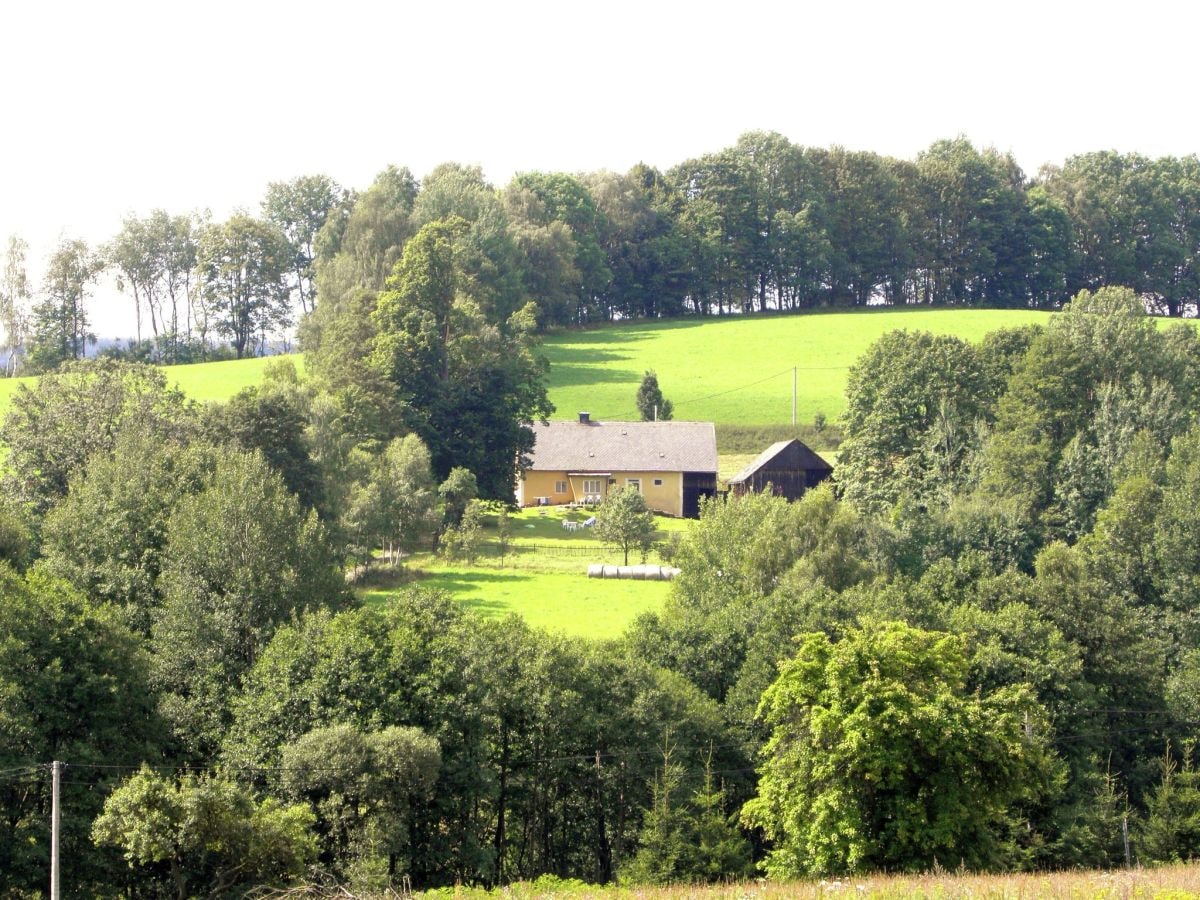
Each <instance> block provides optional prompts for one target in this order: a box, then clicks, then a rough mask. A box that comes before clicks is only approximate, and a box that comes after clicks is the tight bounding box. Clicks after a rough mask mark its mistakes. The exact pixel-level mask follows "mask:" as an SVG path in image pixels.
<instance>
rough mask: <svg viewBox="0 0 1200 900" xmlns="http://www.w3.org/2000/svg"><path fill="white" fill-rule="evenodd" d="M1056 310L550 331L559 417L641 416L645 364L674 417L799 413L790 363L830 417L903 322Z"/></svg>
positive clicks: (773, 418)
mask: <svg viewBox="0 0 1200 900" xmlns="http://www.w3.org/2000/svg"><path fill="white" fill-rule="evenodd" d="M1049 315H1050V314H1049V313H1043V312H1034V311H1031V310H978V309H956V310H946V309H933V310H929V309H923V310H911V309H899V310H865V311H858V312H835V313H813V314H808V315H790V316H756V317H746V318H742V317H730V318H724V319H704V320H682V321H680V320H676V321H657V322H639V323H634V324H631V325H618V326H612V327H605V328H596V329H593V330H588V331H571V332H562V333H559V334H552V335H549V336H548V337H547V338H546V341H545V343H544V345H543V350H544V352H545V354H546V357H547V358H548V359H549V360H550V400H551V402H553V403H554V405H555V408H556V412H555V418H560V419H571V418H574V417H575V415H576V414H577V413H578V412H579V411H580V410H587V411H588V412H590V413H591V414H592V418H594V419H617V420H620V419H629V418H637V407H636V406H635V405H634V396H635V394H636V393H637V388H638V385H639V384H640V383H641V379H642V374H643V373H644V372H645V371H646V370H647V369H653V370H655V371H656V372H657V373H658V383H659V385H660V386H661V387H662V390H663V394H664V396H666V397H667V398H668V399H669V400H671V401H672V403H674V404H675V418H676V419H681V420H688V421H713V422H717V423H718V424H730V425H765V424H770V423H778V424H785V423H790V422H791V415H792V367H793V366H795V367H797V368H798V370H799V371H798V372H797V409H796V418H797V421H798V422H811V421H812V420H813V417H814V416H815V415H816V414H817V413H818V412H821V413H824V414H825V415H826V416H827V417H828V419H829V420H830V421H833V420H835V419H836V418H837V417H838V416H840V415H841V413H842V409H843V408H844V405H845V396H844V394H845V386H846V375H847V372H848V371H849V369H850V366H851V364H852V363H853V362H854V361H855V360H856V359H858V357H859V356H860V355H861V354H862V352H863V351H864V350H866V349H867V347H868V346H869V345H870V344H871V343H872V342H873V341H875V340H876V339H877V338H878V337H879V336H880V335H882V334H885V333H886V332H888V331H892V330H894V329H898V328H905V329H908V330H910V331H917V330H923V331H931V332H933V333H935V334H956V335H958V336H959V337H962V338H965V339H967V340H970V341H978V340H980V339H982V338H983V336H984V335H985V334H987V333H988V332H989V331H995V330H996V329H997V328H1004V327H1008V326H1015V325H1024V324H1026V323H1030V322H1045V321H1046V319H1047V318H1048V316H1049Z"/></svg>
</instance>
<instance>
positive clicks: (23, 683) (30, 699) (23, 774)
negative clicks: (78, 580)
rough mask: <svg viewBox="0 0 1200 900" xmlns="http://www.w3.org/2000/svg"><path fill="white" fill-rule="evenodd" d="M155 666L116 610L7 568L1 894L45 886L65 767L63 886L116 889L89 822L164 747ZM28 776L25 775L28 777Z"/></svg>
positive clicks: (1, 607)
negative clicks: (119, 775) (50, 765)
mask: <svg viewBox="0 0 1200 900" xmlns="http://www.w3.org/2000/svg"><path fill="white" fill-rule="evenodd" d="M149 670H150V660H149V658H148V655H147V654H146V652H145V651H144V649H143V648H142V646H141V645H140V642H139V641H138V639H137V637H136V636H135V635H133V634H132V633H130V632H129V631H128V630H127V629H126V628H125V627H124V626H123V625H122V624H121V623H120V622H119V621H118V617H117V616H116V615H114V611H113V610H112V609H111V608H108V607H103V606H99V607H98V606H93V605H91V604H89V603H88V602H87V601H86V600H85V599H84V598H83V597H81V596H80V595H79V594H78V593H76V592H75V591H74V590H73V589H72V588H71V587H70V586H69V585H66V584H64V583H63V582H61V581H56V580H54V579H51V578H48V577H46V576H45V575H43V574H40V573H31V574H29V575H27V576H25V577H20V576H18V575H16V574H14V573H13V572H12V570H11V569H9V568H8V567H7V566H0V770H4V771H5V772H7V773H10V775H12V776H13V777H7V778H5V779H4V780H3V781H0V808H2V809H3V810H4V815H3V817H2V818H0V892H3V893H5V894H13V895H18V894H22V893H26V892H30V893H35V892H37V891H40V890H43V889H44V887H45V876H46V872H47V871H48V868H49V857H48V848H49V818H48V816H47V815H46V813H47V812H48V810H49V803H50V777H49V772H48V771H47V770H46V768H43V764H44V763H45V762H46V761H48V760H55V759H58V760H67V761H68V762H69V763H73V764H74V765H75V766H77V767H78V768H76V769H74V770H71V772H72V774H71V775H69V776H68V777H67V778H66V779H65V782H66V783H65V784H64V785H63V788H62V792H63V793H62V804H63V808H64V809H70V810H71V815H69V816H66V817H64V819H63V834H62V861H63V873H62V877H63V883H64V884H73V885H76V886H78V887H79V888H80V889H81V890H84V889H86V890H87V891H88V892H92V891H97V892H99V891H102V890H105V889H106V886H107V885H111V884H114V883H116V882H117V877H116V872H115V870H114V868H113V867H112V866H111V865H110V863H111V862H112V860H109V859H107V858H105V857H103V856H97V854H95V853H94V852H89V850H90V843H89V841H88V837H87V830H88V828H89V823H90V821H91V818H92V817H93V816H95V815H96V814H97V813H99V811H100V803H101V801H102V799H103V797H104V795H105V793H106V792H107V790H108V788H109V787H110V784H111V778H112V777H113V776H115V774H116V772H118V771H119V769H93V768H91V767H90V766H91V765H92V764H98V765H102V766H129V765H136V764H137V763H138V762H139V761H141V760H143V759H147V758H153V757H154V756H155V755H157V753H158V750H159V748H161V747H162V746H163V743H164V737H165V735H164V731H163V726H162V723H161V720H160V719H159V718H158V716H157V715H156V713H155V708H154V707H155V696H154V692H153V690H152V689H151V682H150V671H149ZM26 767H27V768H26Z"/></svg>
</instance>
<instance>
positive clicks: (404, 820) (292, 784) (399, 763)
mask: <svg viewBox="0 0 1200 900" xmlns="http://www.w3.org/2000/svg"><path fill="white" fill-rule="evenodd" d="M440 764H441V754H440V751H439V749H438V744H437V741H435V740H434V739H432V738H430V737H428V736H427V735H425V734H423V733H422V732H421V731H420V730H419V729H416V728H400V727H395V726H393V727H389V728H385V729H383V730H382V731H378V732H373V733H369V734H362V733H360V732H358V731H357V730H355V729H354V728H353V727H351V726H349V725H333V726H329V727H327V728H318V729H315V730H313V731H310V732H308V733H307V734H305V735H304V736H303V737H301V738H300V739H299V740H297V741H296V742H295V743H294V744H290V745H289V746H287V747H286V748H284V752H283V761H282V770H283V777H282V784H281V787H282V790H283V792H284V794H285V796H288V797H293V798H296V799H298V800H304V801H306V802H307V803H308V804H309V805H310V806H311V807H312V808H313V809H315V810H316V813H317V823H316V824H317V832H318V835H319V837H320V847H321V850H320V859H321V862H322V863H323V865H324V867H325V868H326V869H327V870H328V871H331V872H336V873H337V874H338V875H339V876H341V877H342V878H343V879H345V880H347V881H349V882H350V883H351V884H353V885H354V887H355V888H356V889H357V890H372V889H373V890H383V889H386V887H387V886H388V885H390V884H391V882H392V879H393V878H394V877H395V876H396V875H398V874H399V873H402V872H405V871H407V869H408V866H407V865H406V864H405V861H404V859H403V854H404V853H405V851H406V850H407V849H408V845H409V836H408V828H409V824H410V820H411V812H410V806H411V804H412V803H414V802H423V801H427V800H428V799H429V794H430V792H431V791H432V790H433V786H434V783H435V781H436V780H437V772H438V768H439V766H440Z"/></svg>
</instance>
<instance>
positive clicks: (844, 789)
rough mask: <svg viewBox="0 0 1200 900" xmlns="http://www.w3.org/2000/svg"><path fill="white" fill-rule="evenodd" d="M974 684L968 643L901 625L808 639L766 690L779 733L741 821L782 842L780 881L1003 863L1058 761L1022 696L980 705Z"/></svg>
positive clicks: (770, 718)
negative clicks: (1024, 810)
mask: <svg viewBox="0 0 1200 900" xmlns="http://www.w3.org/2000/svg"><path fill="white" fill-rule="evenodd" d="M965 675H966V654H965V652H964V647H963V644H962V642H961V641H960V640H959V639H957V638H955V637H953V636H951V635H946V634H939V633H936V632H924V631H920V630H918V629H915V628H911V627H909V626H906V625H903V624H900V623H883V624H879V625H873V626H867V627H865V628H863V629H862V630H855V631H852V632H850V633H848V634H847V635H846V637H845V638H844V639H843V640H841V641H839V642H838V643H837V644H834V643H832V642H831V641H830V640H829V639H828V638H827V637H826V636H825V635H822V634H808V635H804V636H803V637H801V638H800V649H799V651H798V653H797V654H796V656H795V658H794V659H792V660H791V661H790V662H788V663H787V664H786V665H785V666H784V667H783V668H782V669H781V671H780V676H779V679H778V680H777V681H776V682H775V684H773V685H772V686H771V688H770V689H768V690H767V691H766V693H764V694H763V702H762V707H761V710H760V712H761V715H762V716H763V719H764V721H765V722H766V724H767V725H768V726H769V727H770V728H771V729H772V734H771V738H770V740H769V741H768V742H767V744H766V746H765V748H764V751H763V755H764V761H763V764H762V768H761V777H760V781H759V793H758V796H757V797H756V798H755V799H754V800H752V801H751V802H750V803H748V804H747V805H746V807H745V810H744V813H743V817H744V819H745V821H746V822H747V823H748V824H751V825H754V826H757V827H760V828H762V829H763V830H764V831H765V832H766V834H767V836H768V837H769V838H771V839H772V840H773V841H774V849H773V850H772V851H771V854H770V856H769V857H768V860H767V864H766V865H767V870H768V872H770V873H771V875H773V876H775V877H795V876H797V875H799V874H802V873H808V874H836V873H843V872H856V871H864V870H872V869H908V870H911V869H927V868H929V867H930V866H932V865H933V864H934V861H935V860H938V859H941V858H947V859H962V860H964V861H965V863H966V864H967V865H968V866H970V867H973V868H974V867H981V866H988V865H996V864H1000V863H1002V861H1003V860H1002V858H1001V857H1000V856H999V854H998V845H999V843H1000V841H999V838H1000V836H1001V833H1002V831H1003V829H1004V827H1005V825H1006V822H1007V819H1008V817H1009V816H1010V815H1011V810H1012V807H1013V806H1014V805H1019V804H1020V802H1021V801H1022V800H1025V799H1034V798H1035V797H1036V796H1037V794H1038V792H1039V785H1041V784H1042V783H1043V779H1044V778H1045V777H1046V776H1047V774H1048V773H1049V772H1050V771H1051V767H1052V765H1053V756H1052V753H1051V752H1050V751H1049V750H1048V747H1047V738H1048V735H1047V734H1046V725H1045V722H1044V714H1043V712H1042V711H1041V710H1040V708H1039V707H1038V705H1037V703H1036V702H1035V701H1034V700H1033V698H1032V697H1030V696H1029V694H1028V693H1027V692H1026V691H1024V690H1022V689H1020V688H1002V689H1000V690H998V691H996V692H993V693H991V694H989V695H986V696H978V695H976V696H972V695H971V694H969V693H968V692H967V691H966V689H965V687H966V686H965Z"/></svg>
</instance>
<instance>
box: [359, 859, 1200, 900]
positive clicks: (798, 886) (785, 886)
mask: <svg viewBox="0 0 1200 900" xmlns="http://www.w3.org/2000/svg"><path fill="white" fill-rule="evenodd" d="M417 896H418V897H421V898H425V900H434V898H437V900H482V898H485V897H504V898H507V900H548V898H553V897H573V898H580V900H785V898H787V900H791V898H795V900H838V898H845V900H850V898H854V900H864V898H866V900H954V898H972V900H1040V898H1048V900H1131V898H1139V900H1140V898H1144V900H1195V898H1200V864H1197V863H1192V864H1187V865H1175V866H1161V867H1158V868H1153V869H1141V868H1135V869H1127V870H1115V871H1112V872H1095V871H1075V872H1055V873H1039V874H1024V875H964V874H960V873H953V872H931V873H927V874H923V875H890V876H889V875H869V876H858V877H845V878H841V879H838V878H830V879H827V880H822V881H798V882H770V881H765V880H761V881H751V882H735V883H732V884H719V885H712V886H708V887H700V886H697V887H688V886H677V887H663V888H651V887H647V888H638V887H597V886H592V885H582V884H580V883H578V882H561V881H557V880H555V879H542V880H540V881H537V882H532V883H525V884H512V885H508V886H506V887H503V888H499V889H497V890H495V891H485V890H482V889H477V888H445V889H442V890H437V891H426V892H425V893H423V894H418V895H417ZM364 900H365V898H364Z"/></svg>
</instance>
